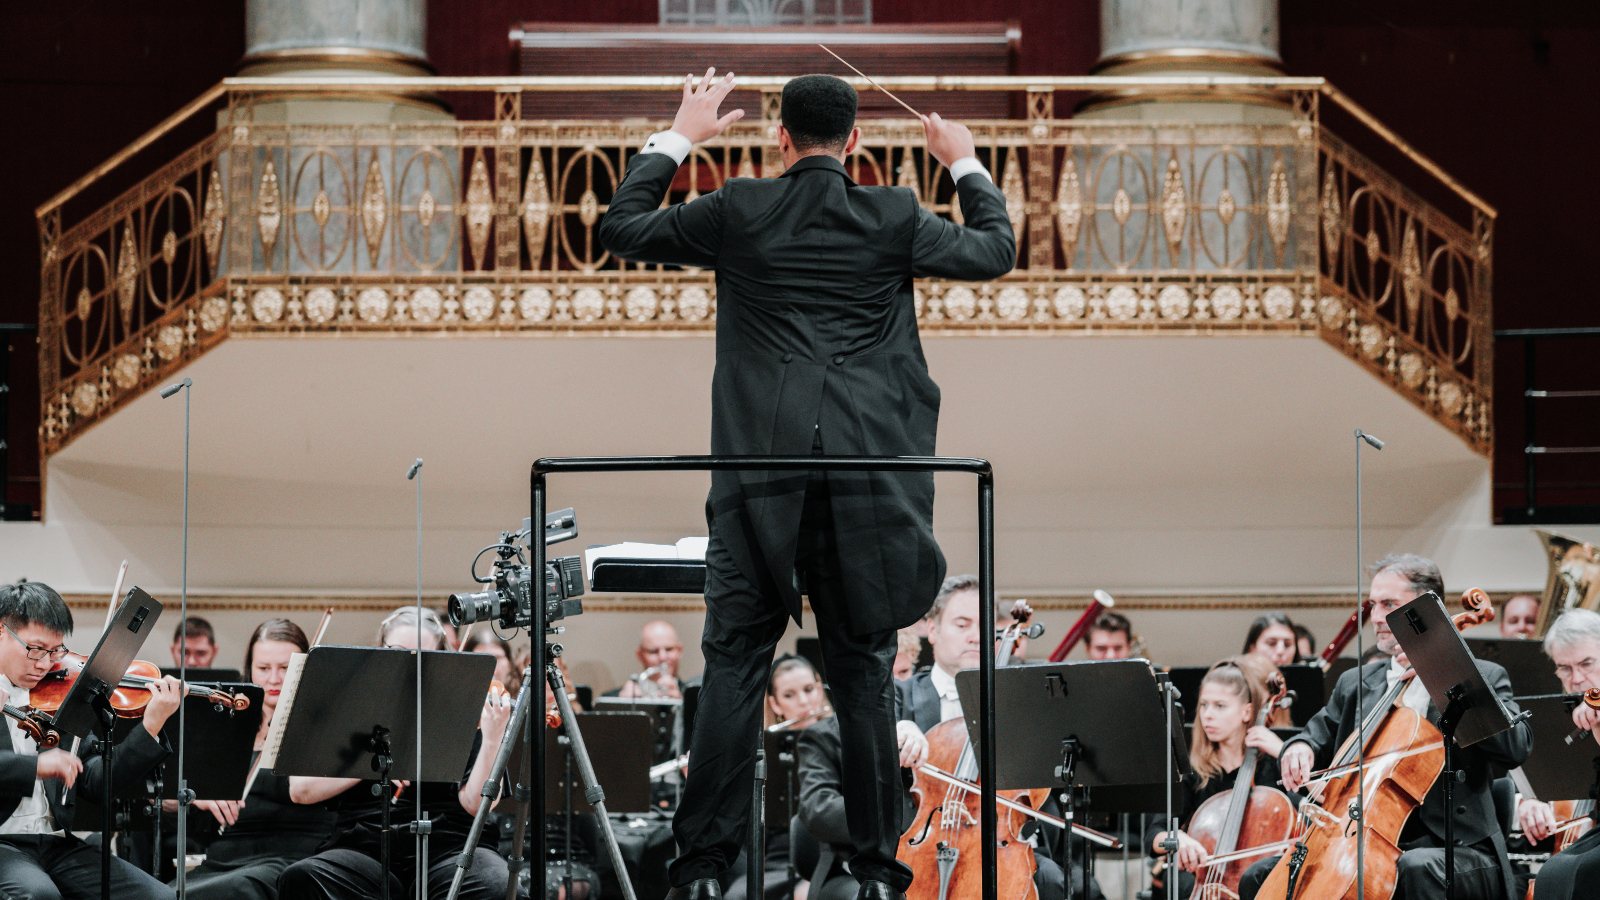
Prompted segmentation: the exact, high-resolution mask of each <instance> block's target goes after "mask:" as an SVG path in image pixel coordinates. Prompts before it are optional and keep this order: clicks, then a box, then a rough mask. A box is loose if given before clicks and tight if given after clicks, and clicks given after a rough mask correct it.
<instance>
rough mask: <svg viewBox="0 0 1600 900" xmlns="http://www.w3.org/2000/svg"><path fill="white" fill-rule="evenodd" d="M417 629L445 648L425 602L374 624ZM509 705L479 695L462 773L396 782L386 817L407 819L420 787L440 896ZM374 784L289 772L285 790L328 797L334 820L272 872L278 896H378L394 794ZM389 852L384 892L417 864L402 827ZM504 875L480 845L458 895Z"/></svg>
mask: <svg viewBox="0 0 1600 900" xmlns="http://www.w3.org/2000/svg"><path fill="white" fill-rule="evenodd" d="M419 632H420V634H421V640H422V648H423V649H424V650H442V649H444V647H445V637H444V628H443V627H442V623H441V622H440V621H439V617H438V615H437V614H436V613H434V612H433V611H432V610H428V609H424V610H423V611H422V618H421V620H420V621H419V620H418V618H417V610H416V607H413V606H406V607H402V608H400V609H398V610H395V612H394V613H392V614H391V615H390V616H389V617H388V618H387V619H384V620H383V624H382V625H381V626H380V627H379V629H378V646H380V647H392V648H396V649H401V650H414V649H416V647H417V641H418V634H419ZM510 713H511V711H510V709H508V708H506V706H505V705H504V704H501V703H498V702H496V703H485V705H484V709H483V713H482V716H481V718H480V719H479V733H478V740H477V743H476V745H475V746H474V748H473V752H472V755H471V757H470V758H469V759H468V760H467V769H466V771H465V772H463V773H462V779H461V781H459V782H424V783H422V784H420V785H419V784H409V783H405V782H396V787H397V788H399V790H400V796H399V802H398V803H396V804H395V806H394V808H393V810H392V815H391V822H392V823H400V824H401V825H402V826H403V824H404V823H405V822H407V821H409V820H410V818H411V816H412V815H413V814H414V806H413V804H414V803H415V798H416V794H414V793H412V792H413V791H420V792H421V796H422V808H423V810H424V811H425V812H426V813H427V814H428V817H429V818H430V819H431V820H432V822H433V836H432V837H431V838H430V839H429V842H428V857H429V858H428V859H427V860H425V861H423V865H424V866H426V873H427V879H428V895H429V896H430V897H443V896H444V895H445V893H446V892H447V891H448V890H449V887H450V881H451V878H452V877H453V876H454V875H455V863H456V857H457V856H459V855H460V854H461V851H462V850H463V849H465V848H466V843H467V833H468V831H469V830H470V828H471V826H472V817H473V816H474V815H475V814H476V813H477V811H478V805H479V804H480V803H481V802H482V801H483V796H482V791H483V783H484V781H485V780H486V779H487V778H488V777H489V770H490V769H491V768H493V766H494V756H495V752H496V751H497V750H498V749H499V747H500V738H501V736H502V735H504V733H505V728H506V723H507V721H509V719H510ZM376 784H377V782H376V781H372V780H358V779H354V778H311V777H305V776H299V775H296V776H293V777H291V778H290V779H289V794H290V796H291V797H292V798H293V799H294V801H295V802H296V803H303V804H305V803H319V802H324V801H330V802H331V803H332V805H333V808H334V810H335V811H336V812H337V814H338V823H337V825H336V826H335V828H334V831H333V836H332V837H331V838H329V839H328V841H327V842H326V843H324V844H323V845H322V848H321V852H319V853H317V854H316V855H315V856H312V857H311V858H309V859H305V860H301V861H300V862H297V863H295V864H294V865H292V866H289V867H288V868H287V869H285V870H284V871H283V875H282V876H281V877H280V878H279V879H278V892H279V896H281V897H283V898H284V900H346V898H349V900H354V898H358V897H374V896H377V894H378V890H379V886H378V879H379V878H382V877H384V872H383V871H382V866H381V864H380V863H379V857H380V855H381V845H380V843H379V832H380V830H381V822H382V815H383V809H382V807H381V806H380V805H379V804H380V803H382V802H390V801H393V799H394V795H393V794H390V795H389V796H388V797H384V798H382V799H380V798H378V797H375V796H373V793H372V789H373V787H374V786H375V785H376ZM389 858H390V861H391V864H392V865H391V869H390V872H389V873H388V878H389V889H390V893H391V895H392V896H397V897H398V896H404V895H405V892H406V891H407V890H408V889H409V887H410V885H411V883H412V881H413V879H414V878H415V873H416V870H417V859H416V844H415V841H414V840H413V839H412V838H411V836H410V835H409V834H407V833H406V832H405V831H404V830H401V831H400V832H399V833H398V834H391V840H390V843H389ZM508 877H509V872H508V871H507V869H506V861H505V859H504V858H503V857H501V856H500V854H498V853H496V852H495V851H494V850H492V849H490V848H489V847H488V846H486V845H480V846H479V847H478V848H477V849H476V850H475V851H474V861H473V864H472V868H471V870H470V871H469V872H468V873H467V876H466V881H465V883H464V886H463V890H462V893H461V896H462V897H465V898H473V900H488V898H492V897H493V898H498V897H503V896H505V893H506V881H507V880H508Z"/></svg>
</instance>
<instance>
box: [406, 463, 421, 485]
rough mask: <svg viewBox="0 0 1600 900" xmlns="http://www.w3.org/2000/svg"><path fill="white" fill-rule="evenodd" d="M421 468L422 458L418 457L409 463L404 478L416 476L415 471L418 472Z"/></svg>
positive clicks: (408, 479) (408, 478)
mask: <svg viewBox="0 0 1600 900" xmlns="http://www.w3.org/2000/svg"><path fill="white" fill-rule="evenodd" d="M421 470H422V460H420V459H419V460H417V461H416V462H414V463H412V464H411V470H410V471H408V472H406V480H407V481H410V480H412V479H413V478H416V477H417V473H418V472H420V471H421Z"/></svg>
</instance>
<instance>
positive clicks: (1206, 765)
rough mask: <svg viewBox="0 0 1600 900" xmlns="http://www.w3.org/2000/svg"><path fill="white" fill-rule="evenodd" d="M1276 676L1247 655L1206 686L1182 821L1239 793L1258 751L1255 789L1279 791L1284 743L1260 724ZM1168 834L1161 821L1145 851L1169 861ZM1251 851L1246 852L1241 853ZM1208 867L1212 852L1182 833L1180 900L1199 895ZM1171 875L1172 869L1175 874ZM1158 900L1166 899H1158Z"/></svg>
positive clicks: (1216, 670)
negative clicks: (1199, 875)
mask: <svg viewBox="0 0 1600 900" xmlns="http://www.w3.org/2000/svg"><path fill="white" fill-rule="evenodd" d="M1269 671H1271V670H1270V669H1269V667H1268V665H1267V664H1266V663H1263V662H1262V661H1261V660H1260V659H1259V658H1258V657H1256V656H1254V655H1251V654H1245V655H1243V656H1234V657H1229V658H1227V659H1224V660H1221V661H1220V662H1218V663H1217V664H1216V665H1214V666H1212V667H1211V670H1210V671H1209V672H1207V673H1206V676H1205V678H1204V679H1202V680H1201V681H1200V695H1199V698H1198V699H1197V700H1196V705H1195V722H1194V737H1193V739H1192V741H1191V743H1190V747H1189V765H1190V767H1191V768H1192V769H1193V771H1192V772H1190V773H1189V774H1188V775H1185V776H1184V778H1183V804H1182V810H1181V812H1180V813H1179V819H1180V821H1183V822H1188V821H1189V820H1190V819H1191V817H1193V815H1194V811H1195V810H1196V809H1199V808H1200V804H1202V803H1204V802H1205V801H1207V800H1209V799H1211V798H1212V797H1214V796H1216V795H1217V794H1220V793H1222V792H1223V791H1226V790H1229V789H1231V788H1232V787H1233V784H1234V779H1235V778H1236V776H1237V775H1238V773H1239V766H1240V765H1241V764H1242V763H1243V761H1244V758H1245V755H1246V750H1247V749H1248V748H1255V750H1256V751H1257V753H1256V762H1255V783H1256V784H1257V785H1260V786H1263V787H1269V788H1272V787H1276V785H1277V783H1278V779H1279V772H1278V753H1279V751H1281V750H1282V749H1283V740H1282V739H1281V738H1279V737H1278V736H1277V735H1276V734H1274V733H1273V732H1272V729H1270V728H1267V727H1265V726H1260V725H1257V724H1256V720H1257V719H1258V718H1259V714H1260V712H1261V707H1262V706H1263V705H1264V704H1265V703H1266V702H1267V700H1268V694H1269V692H1268V690H1267V683H1266V682H1267V676H1268V674H1269ZM1166 840H1167V832H1166V829H1165V827H1164V826H1163V824H1162V822H1161V820H1160V819H1159V818H1152V819H1151V824H1150V826H1149V827H1148V828H1147V829H1146V830H1145V842H1144V843H1145V847H1146V848H1148V849H1149V851H1150V852H1151V853H1152V854H1154V855H1156V856H1162V855H1165V853H1166V850H1165V849H1163V847H1162V845H1163V844H1165V843H1166ZM1238 849H1245V848H1242V847H1241V848H1238ZM1206 862H1207V856H1206V851H1205V848H1204V847H1203V846H1201V844H1200V843H1199V842H1198V841H1196V840H1195V839H1194V838H1193V837H1190V836H1189V834H1188V833H1187V832H1186V831H1179V832H1178V868H1179V869H1180V870H1181V871H1182V873H1183V874H1182V876H1181V877H1180V878H1179V880H1178V896H1179V897H1185V898H1187V897H1189V896H1191V895H1192V894H1193V893H1194V874H1193V873H1195V872H1197V871H1199V870H1200V869H1201V867H1203V866H1204V865H1205V864H1206ZM1169 871H1170V868H1169ZM1156 896H1158V897H1159V896H1164V895H1163V894H1161V893H1159V892H1158V893H1157V894H1156Z"/></svg>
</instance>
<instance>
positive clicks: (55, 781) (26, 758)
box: [0, 581, 183, 900]
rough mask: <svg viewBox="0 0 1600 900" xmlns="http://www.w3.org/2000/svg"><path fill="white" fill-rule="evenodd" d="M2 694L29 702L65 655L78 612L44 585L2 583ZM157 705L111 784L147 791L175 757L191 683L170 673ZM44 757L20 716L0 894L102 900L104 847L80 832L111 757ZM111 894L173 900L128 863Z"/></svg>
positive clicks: (123, 752)
mask: <svg viewBox="0 0 1600 900" xmlns="http://www.w3.org/2000/svg"><path fill="white" fill-rule="evenodd" d="M0 631H4V632H5V637H4V638H0V689H4V691H5V693H6V695H7V699H6V702H7V703H9V704H10V705H12V706H15V707H22V706H26V705H27V704H28V692H29V691H30V690H31V689H32V688H33V687H35V686H36V685H38V683H39V681H40V680H41V679H42V678H43V677H44V676H45V674H47V673H48V672H49V671H50V669H51V668H52V667H53V666H54V665H55V662H56V661H57V660H60V659H61V658H63V657H64V656H65V655H66V648H65V647H64V646H63V645H62V641H64V640H65V639H66V637H67V635H69V634H71V633H72V613H71V611H69V610H68V609H67V604H66V602H65V601H63V600H62V599H61V595H60V594H57V593H56V592H55V591H54V590H52V589H51V588H50V587H48V586H47V585H44V584H41V583H39V582H36V581H35V582H24V583H22V584H7V585H3V586H0ZM150 689H151V697H150V705H149V706H147V707H145V711H144V716H143V719H142V720H141V723H140V724H139V725H137V726H135V727H134V729H133V730H132V731H131V732H129V733H128V736H127V737H126V738H124V739H123V740H122V743H121V745H120V746H118V747H117V753H116V763H115V765H114V766H113V771H112V773H111V775H112V784H113V786H116V785H122V786H124V787H126V788H134V787H137V786H142V785H143V783H144V780H145V778H146V777H147V776H148V775H149V774H150V772H151V771H152V770H153V769H154V768H155V767H156V766H158V765H160V764H161V761H162V760H164V759H166V757H167V755H168V754H169V753H171V752H172V747H171V745H170V744H169V743H168V742H167V739H166V738H165V737H164V736H162V734H161V729H162V726H164V725H165V724H166V722H167V719H168V718H169V717H170V716H171V715H172V714H173V713H174V712H176V711H177V709H178V703H179V702H180V700H181V699H182V697H183V685H182V684H181V683H180V682H179V681H178V680H177V679H176V678H172V677H170V676H169V677H167V678H163V679H160V680H158V681H154V682H152V683H151V685H150ZM70 740H72V738H71V737H70V736H65V735H64V736H63V746H62V747H57V748H56V749H53V750H44V751H40V750H39V748H38V746H37V745H36V744H35V743H34V741H33V738H31V737H27V736H25V735H24V734H23V733H22V729H20V728H18V727H17V723H16V720H15V719H12V718H11V717H10V716H7V717H5V728H4V729H0V897H6V898H11V897H17V898H21V897H28V898H32V900H60V898H62V897H98V896H100V851H99V850H98V849H96V848H95V847H93V846H91V845H89V844H86V843H84V842H83V841H81V840H79V839H78V838H76V837H74V836H73V834H72V824H73V823H72V819H73V810H74V808H75V805H76V804H75V799H76V794H77V792H78V791H86V792H88V794H89V795H90V796H92V797H95V798H97V799H98V798H99V796H100V793H101V791H102V790H103V787H104V784H105V776H106V772H105V759H104V757H102V756H101V755H100V753H99V751H98V749H96V750H93V751H91V750H87V749H85V747H87V745H88V744H87V742H82V743H80V748H79V750H78V752H77V753H73V752H72V751H71V750H70V749H68V748H67V747H66V746H65V742H66V741H70ZM111 896H113V897H116V898H118V900H123V898H136V900H138V898H150V900H156V898H171V897H172V896H174V895H173V892H172V889H171V888H169V887H167V886H166V885H164V884H162V883H161V882H159V881H157V880H155V879H154V878H152V877H150V876H149V875H148V874H146V873H144V872H141V871H139V870H138V869H136V868H134V867H133V866H132V865H129V864H128V863H127V862H125V861H123V860H121V859H112V860H111Z"/></svg>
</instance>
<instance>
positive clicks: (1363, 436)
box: [1356, 428, 1383, 450]
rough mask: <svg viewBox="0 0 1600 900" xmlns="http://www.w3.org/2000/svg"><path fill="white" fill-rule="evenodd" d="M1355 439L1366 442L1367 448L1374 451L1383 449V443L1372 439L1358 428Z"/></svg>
mask: <svg viewBox="0 0 1600 900" xmlns="http://www.w3.org/2000/svg"><path fill="white" fill-rule="evenodd" d="M1356 437H1358V438H1360V439H1362V440H1363V441H1366V442H1367V444H1368V446H1370V447H1372V449H1374V450H1382V449H1383V441H1380V440H1378V439H1377V438H1375V437H1373V436H1372V435H1370V434H1367V433H1366V432H1365V431H1362V430H1361V429H1359V428H1357V429H1356Z"/></svg>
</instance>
